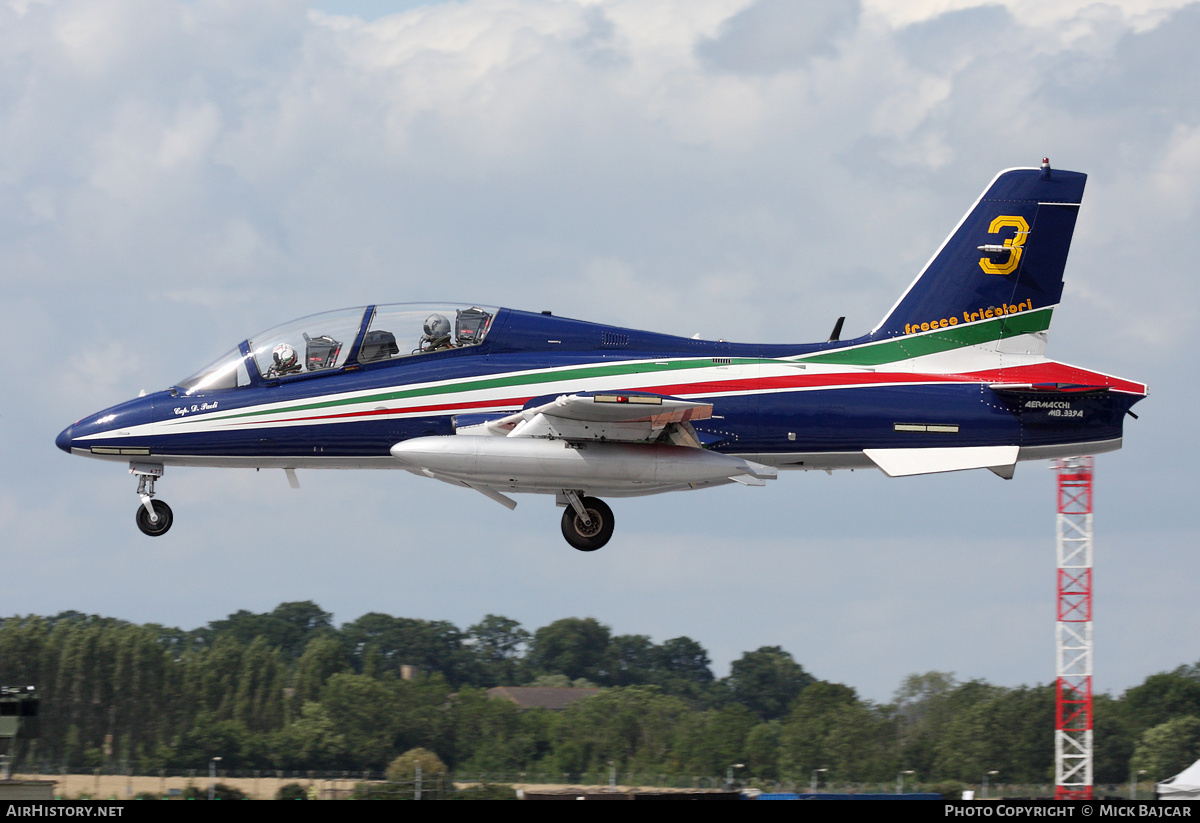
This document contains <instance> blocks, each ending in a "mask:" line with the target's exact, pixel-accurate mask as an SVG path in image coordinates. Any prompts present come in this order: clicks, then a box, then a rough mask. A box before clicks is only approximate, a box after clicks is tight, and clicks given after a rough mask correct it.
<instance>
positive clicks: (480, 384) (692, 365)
mask: <svg viewBox="0 0 1200 823" xmlns="http://www.w3.org/2000/svg"><path fill="white" fill-rule="evenodd" d="M730 361H731V365H733V364H736V365H744V364H747V363H768V362H774V361H772V360H769V359H756V358H730ZM713 365H714V364H713V361H712V358H709V357H705V358H697V359H695V360H672V361H669V362H667V363H645V362H643V363H632V364H631V363H613V364H611V365H604V366H582V367H579V368H563V369H561V370H556V371H552V372H538V373H528V372H527V373H523V374H515V375H513V374H509V375H505V376H503V377H490V378H484V379H481V380H466V381H463V382H461V383H449V384H447V385H444V386H428V387H425V388H419V389H402V390H398V391H388V392H382V393H380V394H372V395H366V396H363V397H349V398H343V399H340V400H327V401H320V402H316V403H307V404H304V405H301V406H288V407H287V408H282V409H266V410H263V411H251V412H243V413H241V414H231V415H229V416H228V417H222V418H220V419H221V420H237V419H240V418H246V417H259V416H262V415H267V414H293V413H295V412H299V411H313V410H316V409H330V408H335V407H337V406H348V405H358V404H360V403H382V402H388V401H394V400H405V399H407V398H410V397H427V396H432V395H438V394H457V393H459V392H466V391H478V390H481V389H494V388H505V387H510V386H527V385H536V384H538V383H552V382H555V381H558V380H567V379H570V380H575V379H585V378H589V377H610V376H612V375H620V374H641V373H645V372H654V371H662V372H670V371H681V370H685V369H704V368H711V367H712V366H713Z"/></svg>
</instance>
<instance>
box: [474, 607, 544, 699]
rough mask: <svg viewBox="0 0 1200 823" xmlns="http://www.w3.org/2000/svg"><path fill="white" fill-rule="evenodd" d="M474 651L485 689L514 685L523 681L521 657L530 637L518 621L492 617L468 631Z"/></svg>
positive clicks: (489, 616)
mask: <svg viewBox="0 0 1200 823" xmlns="http://www.w3.org/2000/svg"><path fill="white" fill-rule="evenodd" d="M467 637H468V638H469V639H470V642H471V645H472V649H473V651H474V653H475V656H476V658H477V659H478V661H479V664H480V667H481V668H482V670H483V671H484V672H485V677H486V682H485V683H481V684H479V685H485V686H512V685H516V684H517V683H519V682H521V680H522V677H521V668H522V666H521V663H522V659H521V654H522V652H523V651H524V650H525V647H526V646H527V645H528V643H529V639H530V634H529V632H527V631H525V629H523V628H521V624H520V623H518V622H517V621H516V620H511V619H509V618H507V617H500V616H498V615H494V614H489V615H487V616H486V617H484V618H483V620H481V621H479V622H478V623H476V624H475V625H473V626H471V627H469V628H468V629H467Z"/></svg>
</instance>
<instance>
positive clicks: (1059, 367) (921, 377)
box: [230, 362, 1146, 425]
mask: <svg viewBox="0 0 1200 823" xmlns="http://www.w3.org/2000/svg"><path fill="white" fill-rule="evenodd" d="M881 383H888V384H895V383H1069V384H1077V385H1085V386H1108V387H1110V388H1112V389H1115V390H1117V391H1124V392H1130V393H1132V394H1145V393H1146V386H1145V384H1143V383H1134V382H1132V381H1129V380H1122V379H1120V378H1116V377H1109V376H1108V375H1104V374H1099V373H1097V372H1091V371H1087V370H1085V369H1080V368H1076V367H1075V366H1068V365H1066V364H1064V363H1054V362H1047V363H1036V364H1032V365H1028V366H1015V367H1012V368H1006V369H987V370H981V371H973V372H968V373H966V374H927V373H922V372H849V373H846V372H841V373H837V374H794V375H791V374H789V375H779V376H774V377H754V378H743V379H741V380H708V381H703V382H693V383H668V384H663V385H658V386H644V387H639V388H638V389H637V390H638V391H644V392H651V393H654V394H666V395H684V394H691V395H702V396H703V395H706V394H714V393H725V392H755V391H765V390H771V389H804V388H817V387H836V386H842V387H845V388H850V387H854V386H864V385H877V384H881ZM530 399H532V396H528V397H509V398H505V399H499V400H474V401H469V402H461V403H441V404H437V405H429V406H407V407H399V408H389V409H371V410H368V411H357V412H341V413H337V414H318V415H311V416H308V417H292V418H288V419H286V420H279V419H274V420H254V421H244V422H249V423H302V422H308V421H312V420H353V419H362V418H370V417H376V416H379V415H388V414H421V413H428V412H452V411H463V410H466V409H479V408H487V407H497V406H498V407H501V408H514V407H517V406H522V405H524V404H525V403H527V402H528V401H529V400H530ZM284 413H285V414H286V412H284ZM230 425H239V423H231V424H230Z"/></svg>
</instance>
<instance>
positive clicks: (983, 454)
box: [863, 446, 1020, 477]
mask: <svg viewBox="0 0 1200 823" xmlns="http://www.w3.org/2000/svg"><path fill="white" fill-rule="evenodd" d="M1018 451H1020V449H1019V447H1017V446H960V447H951V448H930V449H863V454H865V455H866V456H867V457H869V458H871V460H872V461H873V462H874V463H875V465H876V466H878V467H879V468H881V469H883V471H884V473H885V474H887V476H888V477H907V476H909V475H913V474H936V473H938V472H957V471H964V470H966V469H992V470H996V469H1004V468H1006V467H1009V466H1012V465H1014V464H1015V463H1016V462H1017V452H1018ZM997 473H998V474H999V473H1000V472H997ZM1001 476H1003V474H1001Z"/></svg>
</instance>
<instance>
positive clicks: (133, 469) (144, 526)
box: [129, 463, 174, 537]
mask: <svg viewBox="0 0 1200 823" xmlns="http://www.w3.org/2000/svg"><path fill="white" fill-rule="evenodd" d="M129 473H130V474H132V475H135V476H136V477H137V479H138V487H137V495H138V497H139V498H141V501H142V505H140V506H138V510H137V524H138V528H139V529H141V530H142V534H146V535H149V536H150V537H158V536H159V535H160V534H166V533H167V529H169V528H171V523H172V522H173V521H174V516H173V515H172V514H171V507H170V506H168V505H167V504H166V503H164V502H163V501H161V500H155V499H154V481H155V480H157V479H158V478H160V477H162V474H163V467H162V466H159V465H157V464H154V463H130V464H129Z"/></svg>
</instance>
